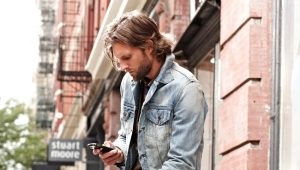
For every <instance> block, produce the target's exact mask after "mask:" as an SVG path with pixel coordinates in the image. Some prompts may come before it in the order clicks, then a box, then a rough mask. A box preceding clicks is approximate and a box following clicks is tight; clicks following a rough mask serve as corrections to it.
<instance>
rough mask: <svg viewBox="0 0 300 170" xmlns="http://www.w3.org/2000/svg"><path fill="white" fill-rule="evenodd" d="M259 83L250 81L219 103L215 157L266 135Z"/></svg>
mask: <svg viewBox="0 0 300 170" xmlns="http://www.w3.org/2000/svg"><path fill="white" fill-rule="evenodd" d="M260 94H261V88H260V82H255V81H250V82H248V83H246V84H244V85H243V86H242V87H241V88H239V89H238V90H236V91H235V93H233V94H232V95H230V96H229V97H228V98H226V100H224V101H223V103H222V105H221V106H220V108H219V109H220V111H219V124H218V125H219V129H218V130H219V132H218V134H219V136H218V146H219V149H218V150H219V153H221V154H222V153H225V152H228V151H229V150H232V149H234V148H235V147H237V146H239V145H241V144H243V143H247V142H249V141H261V139H262V138H263V137H264V136H265V135H266V134H265V132H267V130H268V129H267V127H266V126H264V125H265V124H268V123H269V122H268V121H266V120H268V113H267V112H266V111H265V109H264V103H263V99H262V98H261V96H260Z"/></svg>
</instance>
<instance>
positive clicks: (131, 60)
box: [112, 43, 153, 81]
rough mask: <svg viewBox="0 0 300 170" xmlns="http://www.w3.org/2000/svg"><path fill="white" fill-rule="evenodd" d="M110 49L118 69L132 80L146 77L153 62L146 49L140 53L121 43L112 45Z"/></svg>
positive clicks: (137, 49)
mask: <svg viewBox="0 0 300 170" xmlns="http://www.w3.org/2000/svg"><path fill="white" fill-rule="evenodd" d="M112 49H113V54H114V57H115V59H116V60H117V61H118V63H119V67H120V69H121V70H122V71H126V72H128V73H129V74H130V75H131V76H132V78H133V80H135V81H137V80H142V79H144V78H145V77H147V75H148V74H149V72H150V70H151V68H152V62H153V57H152V56H151V55H150V51H149V50H148V49H146V50H145V51H142V50H141V49H139V48H136V47H132V46H129V45H127V44H122V43H114V44H113V45H112Z"/></svg>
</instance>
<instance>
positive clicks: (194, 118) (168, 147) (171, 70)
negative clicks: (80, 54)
mask: <svg viewBox="0 0 300 170" xmlns="http://www.w3.org/2000/svg"><path fill="white" fill-rule="evenodd" d="M174 59H175V57H174V55H170V56H167V58H166V61H165V63H164V64H163V66H162V68H161V70H160V73H159V74H158V76H157V77H156V79H155V80H154V81H153V83H152V84H151V86H150V89H149V90H148V93H147V95H146V97H145V100H144V103H143V105H142V108H141V114H140V119H139V124H138V152H139V161H140V164H141V166H142V169H143V170H157V169H162V170H167V169H168V170H200V168H201V167H200V164H201V155H202V150H203V128H204V120H205V117H206V113H207V104H206V101H205V98H204V93H203V91H202V88H201V86H200V84H199V82H198V80H197V79H196V78H195V76H194V75H193V74H192V73H191V72H189V71H188V70H186V69H185V68H183V67H181V66H179V65H178V64H177V63H175V62H174ZM138 85H139V83H137V82H135V81H133V80H132V77H131V76H130V75H129V74H125V76H124V78H123V80H122V83H121V96H122V97H121V114H120V117H121V118H120V119H121V129H120V130H119V132H118V134H119V136H118V138H117V139H116V141H114V144H115V145H116V146H117V147H119V148H120V149H121V150H122V151H123V153H124V157H125V158H124V159H125V166H126V164H130V162H128V161H127V162H126V160H127V153H128V148H129V144H130V140H131V136H132V131H133V128H134V127H133V122H134V116H135V114H134V113H135V112H136V109H137V103H138V100H139V99H138V97H137V96H138V93H139V90H138V89H139V88H138ZM122 169H125V167H123V168H122Z"/></svg>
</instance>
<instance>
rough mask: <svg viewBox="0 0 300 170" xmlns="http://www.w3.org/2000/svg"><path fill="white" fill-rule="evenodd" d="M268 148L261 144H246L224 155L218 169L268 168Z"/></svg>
mask: <svg viewBox="0 0 300 170" xmlns="http://www.w3.org/2000/svg"><path fill="white" fill-rule="evenodd" d="M267 153H268V152H267V150H266V149H262V148H261V147H260V146H259V145H253V144H251V143H248V144H245V145H243V146H241V147H239V148H237V149H236V150H234V151H232V152H230V153H228V154H226V155H223V157H222V160H221V161H220V162H219V164H218V165H217V168H216V169H217V170H267V169H268V164H267V161H268V160H267V156H266V155H267Z"/></svg>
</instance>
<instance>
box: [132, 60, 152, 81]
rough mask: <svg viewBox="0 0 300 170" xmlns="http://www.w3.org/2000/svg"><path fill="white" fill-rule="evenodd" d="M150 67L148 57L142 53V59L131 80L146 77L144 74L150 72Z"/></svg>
mask: <svg viewBox="0 0 300 170" xmlns="http://www.w3.org/2000/svg"><path fill="white" fill-rule="evenodd" d="M151 68H152V64H151V62H150V60H149V58H148V57H147V56H146V55H144V60H143V62H142V63H141V64H140V66H139V67H138V69H137V72H136V76H134V77H133V80H135V81H138V80H143V79H144V78H145V77H146V75H147V74H148V73H149V72H150V70H151Z"/></svg>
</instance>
